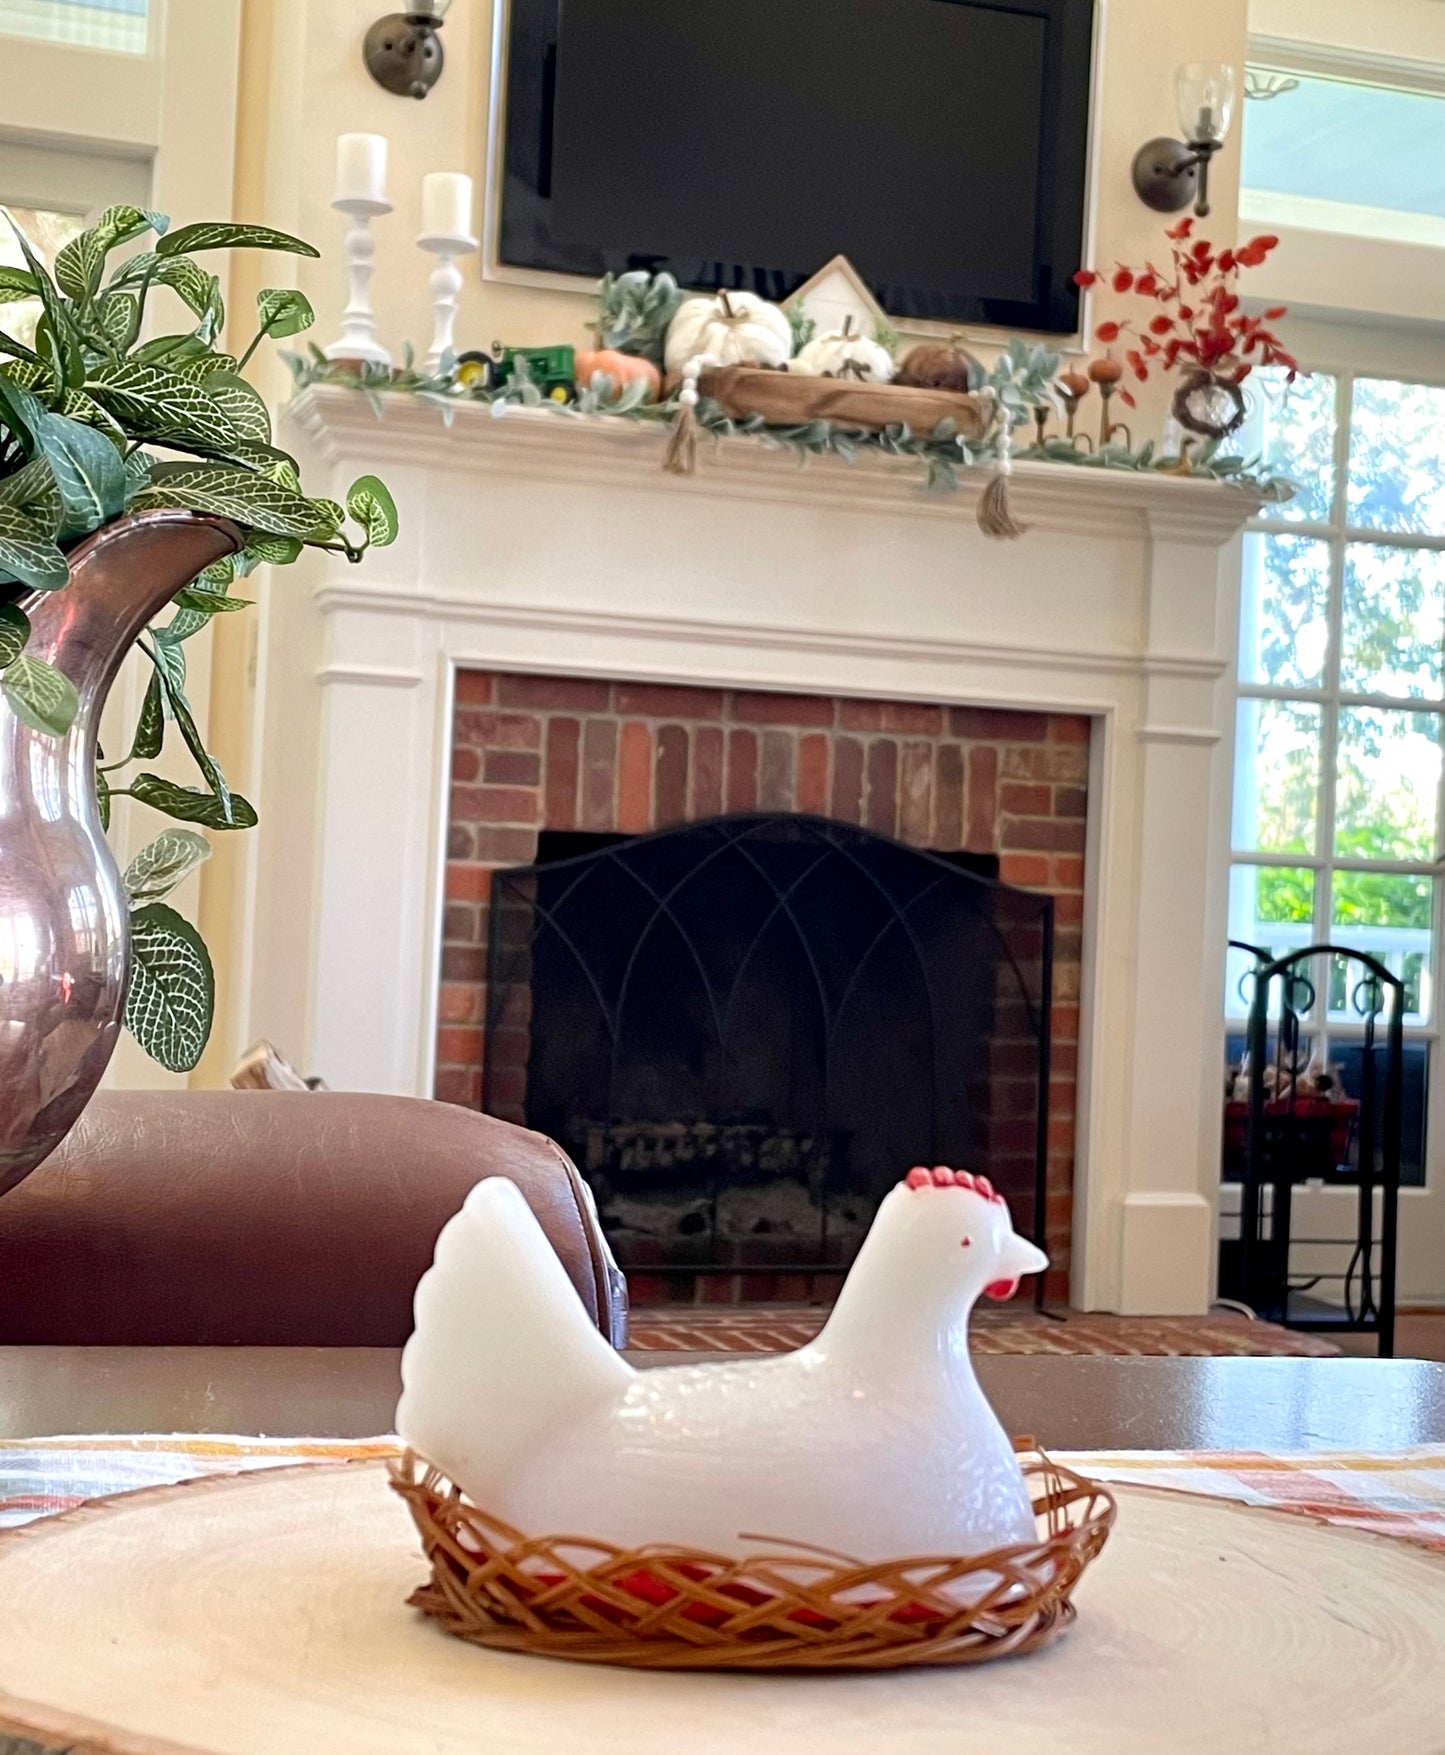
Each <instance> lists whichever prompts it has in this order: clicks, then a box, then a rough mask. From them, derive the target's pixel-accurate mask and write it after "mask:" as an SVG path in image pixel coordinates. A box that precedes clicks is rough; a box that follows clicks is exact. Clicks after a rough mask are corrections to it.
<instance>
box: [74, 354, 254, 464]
mask: <svg viewBox="0 0 1445 1755" xmlns="http://www.w3.org/2000/svg"><path fill="white" fill-rule="evenodd" d="M84 389H85V391H86V393H87V394H88V395H90V396H93V397H94V398H95V400H96V401H97V402H99V403H100V404H101V406H102V407H103V408H108V409H109V410H110V411H111V412H112V413H113V414H115V415H116V416H117V418H118V419H120V420H123V421H125V422H126V423H127V425H128V426H129V427H130V429H131V431H132V434H133V435H140V436H142V437H145V438H151V439H157V440H161V441H164V440H165V439H167V438H176V439H194V440H196V441H198V442H199V443H201V444H210V445H221V446H224V445H226V444H229V443H230V442H231V441H232V440H233V439H234V438H235V437H236V433H235V429H234V428H233V427H232V425H231V422H230V419H229V418H228V416H227V414H226V411H225V409H224V408H222V407H221V405H220V403H219V402H217V401H216V399H215V397H213V396H211V395H210V394H209V393H208V392H207V391H206V390H205V389H204V388H203V387H202V386H201V385H200V384H197V383H196V382H195V381H194V380H193V379H190V378H186V377H183V376H182V375H181V374H180V373H179V372H172V371H167V370H166V369H165V368H164V367H161V366H155V365H145V364H141V363H139V362H137V361H136V360H133V359H131V360H123V361H122V362H121V363H120V364H119V365H106V366H101V367H100V368H98V369H97V370H96V371H94V372H93V373H92V374H91V375H90V377H89V378H88V379H87V381H86V383H85V385H84Z"/></svg>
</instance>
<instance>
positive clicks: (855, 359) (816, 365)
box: [788, 317, 898, 384]
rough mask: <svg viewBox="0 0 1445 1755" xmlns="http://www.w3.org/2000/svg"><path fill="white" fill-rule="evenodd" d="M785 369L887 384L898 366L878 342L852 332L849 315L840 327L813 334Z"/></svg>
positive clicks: (818, 376) (806, 375)
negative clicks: (825, 332) (821, 333)
mask: <svg viewBox="0 0 1445 1755" xmlns="http://www.w3.org/2000/svg"><path fill="white" fill-rule="evenodd" d="M788 370H789V371H790V372H801V373H802V374H803V376H804V377H807V378H858V379H862V380H865V381H866V382H868V383H870V384H886V383H887V382H888V380H889V379H890V378H891V377H892V376H893V374H894V373H895V372H896V371H897V370H898V368H897V366H896V365H894V363H893V355H892V354H891V353H889V351H888V349H887V348H886V347H884V346H883V344H882V343H881V342H878V341H870V340H869V339H868V337H867V336H866V335H855V334H854V333H853V319H852V318H851V317H849V318H847V319H846V321H845V322H844V324H843V327H842V328H841V329H834V330H832V331H830V333H828V334H827V335H817V336H814V338H813V340H811V341H810V342H808V343H807V344H806V346H804V347H802V348H800V349H799V351H798V357H797V358H796V359H795V360H791V361H789V364H788Z"/></svg>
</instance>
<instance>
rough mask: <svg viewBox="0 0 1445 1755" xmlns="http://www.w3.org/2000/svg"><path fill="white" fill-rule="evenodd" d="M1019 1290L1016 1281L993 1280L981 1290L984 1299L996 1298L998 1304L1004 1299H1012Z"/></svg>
mask: <svg viewBox="0 0 1445 1755" xmlns="http://www.w3.org/2000/svg"><path fill="white" fill-rule="evenodd" d="M1018 1289H1019V1283H1018V1281H1017V1280H994V1281H992V1282H991V1283H990V1284H989V1285H987V1286H985V1287H984V1289H983V1295H984V1297H985V1298H996V1299H997V1300H998V1301H999V1303H1000V1304H1002V1303H1003V1301H1004V1300H1005V1299H1006V1298H1012V1297H1013V1295H1014V1293H1015V1292H1017V1291H1018Z"/></svg>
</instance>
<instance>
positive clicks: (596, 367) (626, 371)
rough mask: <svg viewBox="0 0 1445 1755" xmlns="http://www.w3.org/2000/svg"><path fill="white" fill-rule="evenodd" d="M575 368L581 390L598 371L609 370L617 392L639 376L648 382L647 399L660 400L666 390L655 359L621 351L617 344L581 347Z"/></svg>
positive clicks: (587, 385)
mask: <svg viewBox="0 0 1445 1755" xmlns="http://www.w3.org/2000/svg"><path fill="white" fill-rule="evenodd" d="M575 369H576V373H577V388H578V389H579V390H586V389H587V388H588V387H589V386H590V384H591V383H592V374H593V373H594V372H606V374H607V376H608V377H609V378H611V380H612V382H613V385H614V386H615V390H614V394H615V395H617V396H620V395H621V394H622V392H623V391H624V390H625V389H626V387H627V386H628V385H629V384H631V383H634V382H635V381H636V380H637V379H639V378H640V379H641V380H642V381H643V382H644V383H645V384H646V385H647V395H646V397H645V398H644V400H645V401H647V402H656V401H657V398H658V396H659V395H660V394H661V391H662V374H661V372H659V371H658V369H657V367H656V366H655V365H653V363H652V361H651V360H645V359H640V358H639V357H638V356H637V355H636V354H635V353H619V352H618V351H617V349H616V348H614V347H596V348H586V347H584V348H579V349H578V350H577V362H576V368H575Z"/></svg>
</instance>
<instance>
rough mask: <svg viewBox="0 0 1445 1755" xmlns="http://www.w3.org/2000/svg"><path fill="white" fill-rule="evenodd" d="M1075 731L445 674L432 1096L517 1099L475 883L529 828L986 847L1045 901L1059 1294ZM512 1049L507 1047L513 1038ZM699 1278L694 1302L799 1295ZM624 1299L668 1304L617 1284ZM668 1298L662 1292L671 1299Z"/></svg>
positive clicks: (1050, 717)
mask: <svg viewBox="0 0 1445 1755" xmlns="http://www.w3.org/2000/svg"><path fill="white" fill-rule="evenodd" d="M1088 765H1089V721H1088V719H1087V718H1084V717H1080V716H1076V715H1066V714H1041V713H1021V712H1012V711H1003V710H998V709H992V708H976V707H943V706H929V705H925V704H921V703H917V702H904V701H870V700H854V699H850V698H833V697H828V696H818V695H791V694H765V693H758V692H752V691H746V690H721V689H708V688H694V687H684V686H676V687H674V686H671V685H659V684H654V683H629V682H602V681H594V680H590V679H583V678H577V677H549V676H532V675H526V676H523V675H505V674H493V673H490V672H484V671H475V670H467V671H462V672H460V673H459V675H458V677H457V689H456V716H455V723H454V730H453V748H452V792H451V814H450V826H449V833H448V841H447V873H446V912H445V920H444V926H443V944H442V953H441V976H442V980H441V1001H440V1014H439V1015H440V1024H439V1028H438V1035H437V1073H436V1085H435V1094H436V1096H437V1097H438V1098H440V1099H442V1100H443V1101H445V1102H452V1103H461V1104H465V1105H468V1106H472V1107H475V1106H476V1105H477V1104H478V1103H479V1102H480V1100H481V1090H482V1066H483V1057H484V1055H485V1054H487V1053H488V1052H490V1053H491V1055H492V1069H491V1078H492V1086H491V1089H492V1101H493V1107H495V1108H497V1109H498V1110H499V1112H502V1111H505V1109H506V1108H507V1107H508V1106H509V1105H520V1103H521V1099H522V1095H523V1091H524V1085H525V1055H526V1037H525V1034H524V1033H523V1032H521V1031H506V1032H501V1033H499V1035H500V1036H501V1037H502V1038H508V1039H499V1040H498V1041H495V1042H493V1043H491V1044H490V1045H489V1044H487V1043H485V1042H484V1034H485V1032H484V1027H483V1020H484V1019H485V1016H486V979H485V978H486V944H487V930H488V897H489V893H490V884H491V874H492V872H493V871H495V870H496V869H498V868H499V867H506V866H514V865H526V864H529V863H530V862H531V861H532V860H533V859H534V858H535V856H536V851H537V834H538V831H539V830H541V829H559V830H560V829H583V830H592V831H598V832H618V831H620V832H623V833H637V834H641V833H645V832H647V831H648V830H651V829H659V828H666V827H668V826H669V825H672V824H675V823H680V822H689V821H697V820H701V819H705V818H708V817H713V816H718V815H721V814H723V813H724V812H734V811H751V810H763V811H791V810H796V811H804V812H811V813H815V814H818V815H821V816H829V817H834V818H837V819H839V820H841V821H844V822H850V823H860V824H862V825H863V826H865V827H867V828H870V829H874V830H877V831H879V832H881V833H883V834H887V835H894V836H897V837H898V839H899V840H902V841H905V842H907V843H909V844H910V845H913V846H917V847H924V848H930V849H932V850H934V851H938V852H947V851H953V850H956V849H965V850H967V851H969V852H971V853H980V854H995V855H997V857H998V860H999V876H1000V877H1001V878H1002V879H1003V880H1004V881H1005V882H1006V883H1010V884H1016V885H1018V886H1020V887H1021V888H1025V889H1036V890H1041V891H1046V892H1047V893H1049V894H1051V895H1052V896H1053V897H1054V899H1055V926H1056V934H1055V943H1054V1006H1053V1060H1052V1071H1051V1078H1050V1090H1049V1113H1050V1123H1049V1227H1048V1231H1049V1236H1048V1246H1049V1253H1050V1256H1051V1258H1052V1260H1053V1262H1054V1271H1053V1272H1052V1273H1051V1275H1050V1281H1051V1290H1052V1292H1053V1293H1054V1295H1057V1296H1064V1295H1065V1294H1066V1289H1067V1271H1068V1258H1069V1237H1070V1223H1071V1205H1072V1185H1073V1166H1074V1114H1075V1080H1076V1070H1077V1057H1078V1033H1079V1008H1078V995H1079V957H1080V923H1081V921H1082V918H1083V881H1084V831H1085V815H1086V808H1087V795H1086V787H1087V777H1088ZM510 1038H515V1040H511V1039H510ZM786 1278H787V1277H786V1276H782V1277H780V1279H779V1283H778V1284H777V1285H775V1286H773V1285H770V1286H764V1285H761V1284H757V1283H754V1284H752V1285H748V1286H746V1287H740V1286H739V1285H737V1284H735V1283H734V1282H732V1281H731V1280H729V1279H726V1278H724V1279H721V1280H716V1279H713V1280H710V1279H707V1278H701V1279H700V1280H699V1282H698V1295H699V1296H700V1297H702V1298H704V1299H705V1300H708V1301H713V1300H721V1301H732V1300H734V1299H736V1298H738V1297H739V1296H743V1297H758V1296H762V1297H779V1298H789V1297H791V1298H799V1297H807V1296H808V1295H809V1289H808V1288H807V1287H806V1286H805V1285H804V1286H800V1285H796V1284H792V1283H787V1284H784V1283H783V1281H784V1280H785V1279H786ZM631 1285H632V1291H633V1297H634V1302H636V1303H645V1302H651V1301H655V1300H659V1299H661V1298H665V1297H667V1296H668V1295H669V1290H670V1289H669V1287H668V1285H667V1284H666V1283H665V1282H663V1281H662V1280H660V1279H659V1280H658V1282H657V1284H656V1285H654V1284H652V1283H651V1282H650V1280H649V1278H648V1277H647V1276H641V1275H633V1276H632V1279H631ZM671 1295H672V1296H676V1288H672V1289H671Z"/></svg>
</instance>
